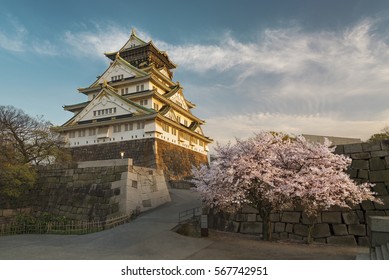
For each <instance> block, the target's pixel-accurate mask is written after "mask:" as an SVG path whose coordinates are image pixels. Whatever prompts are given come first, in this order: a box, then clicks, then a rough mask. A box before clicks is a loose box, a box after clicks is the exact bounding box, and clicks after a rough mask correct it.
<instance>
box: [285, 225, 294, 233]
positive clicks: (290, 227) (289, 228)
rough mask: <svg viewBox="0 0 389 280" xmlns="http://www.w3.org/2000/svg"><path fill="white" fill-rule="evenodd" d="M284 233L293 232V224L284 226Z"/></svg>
mask: <svg viewBox="0 0 389 280" xmlns="http://www.w3.org/2000/svg"><path fill="white" fill-rule="evenodd" d="M285 231H286V232H289V233H291V232H293V224H286V227H285Z"/></svg>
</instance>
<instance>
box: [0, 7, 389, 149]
mask: <svg viewBox="0 0 389 280" xmlns="http://www.w3.org/2000/svg"><path fill="white" fill-rule="evenodd" d="M388 23H389V1H385V0H382V1H378V0H376V1H374V0H373V1H372V0H369V1H358V0H353V1H351V0H350V1H349V0H345V1H340V0H337V1H332V0H325V1H324V0H323V1H314V0H311V1H302V0H300V1H292V0H288V1H287V0H285V1H280V0H279V1H277V0H273V1H250V0H241V1H236V0H234V1H230V0H223V1H171V0H165V1H129V0H127V1H124V0H116V1H92V0H88V1H82V0H76V1H73V0H69V1H41V0H35V1H29V0H25V1H22V0H13V1H2V5H1V10H0V82H1V85H2V90H1V91H0V100H1V101H0V104H1V105H13V106H15V107H18V108H21V109H23V110H24V111H25V112H26V113H28V114H31V115H43V116H44V118H45V119H47V120H50V121H51V122H52V123H54V124H55V125H60V124H62V123H64V122H65V121H66V120H67V119H68V118H70V117H71V114H70V113H69V112H65V111H64V110H63V109H62V106H63V105H65V104H74V103H78V102H83V101H85V100H86V98H85V96H84V95H83V94H80V93H78V91H77V88H80V87H86V86H89V85H90V84H91V83H92V82H94V80H95V78H96V76H97V75H100V74H101V73H103V71H104V70H105V69H106V67H107V66H108V61H107V59H106V58H105V56H104V55H103V53H104V52H108V51H115V50H118V49H119V48H120V47H121V46H122V45H123V44H124V43H125V42H126V40H127V38H128V36H129V35H130V32H131V29H132V28H135V29H136V30H137V33H138V35H139V36H140V37H141V38H143V39H145V40H150V39H152V40H153V41H154V43H155V44H156V45H157V46H158V47H159V48H160V49H161V50H165V51H167V53H168V55H169V57H170V58H171V60H172V61H174V62H175V63H176V64H177V65H178V67H177V69H175V72H174V80H175V81H179V82H180V83H181V85H182V86H183V87H184V94H185V96H186V97H187V99H189V100H190V101H192V102H193V103H195V104H197V108H196V109H195V110H194V111H193V113H194V114H196V115H197V116H199V117H200V118H202V119H204V120H205V121H206V122H207V124H206V126H205V129H204V130H205V132H206V134H207V135H209V136H210V137H212V138H213V139H215V140H216V141H220V142H226V141H228V140H231V139H234V137H238V138H244V137H248V136H252V135H253V133H255V132H259V131H261V130H274V131H283V132H286V133H291V134H295V135H298V134H301V133H305V134H319V135H328V136H345V137H358V138H362V139H363V140H365V139H367V138H368V137H369V136H370V135H371V134H373V133H376V132H378V131H380V130H381V129H382V128H383V127H384V126H385V125H388V124H389V122H388V120H389V108H388V104H389V94H388V91H389V29H388V28H387V26H388Z"/></svg>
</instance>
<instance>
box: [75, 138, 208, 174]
mask: <svg viewBox="0 0 389 280" xmlns="http://www.w3.org/2000/svg"><path fill="white" fill-rule="evenodd" d="M70 151H71V154H72V156H73V159H74V160H75V161H91V160H106V159H120V158H121V155H120V153H121V152H124V158H132V159H133V161H134V165H136V166H143V167H148V168H156V169H161V170H163V171H164V173H165V176H166V177H167V179H168V180H170V179H174V180H176V179H183V178H185V177H188V176H190V175H191V169H192V166H193V165H194V166H199V165H200V164H206V163H207V162H208V159H207V156H206V155H203V154H200V153H198V152H195V151H192V150H190V149H186V148H183V147H180V146H177V145H174V144H172V143H168V142H166V141H163V140H160V139H154V138H149V139H140V140H131V141H121V142H112V143H103V144H97V145H90V146H80V147H72V148H70Z"/></svg>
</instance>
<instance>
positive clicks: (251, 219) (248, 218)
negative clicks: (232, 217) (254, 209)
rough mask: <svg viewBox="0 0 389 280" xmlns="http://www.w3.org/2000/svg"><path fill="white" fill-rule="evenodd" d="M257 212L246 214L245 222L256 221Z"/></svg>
mask: <svg viewBox="0 0 389 280" xmlns="http://www.w3.org/2000/svg"><path fill="white" fill-rule="evenodd" d="M256 221H257V214H247V222H256Z"/></svg>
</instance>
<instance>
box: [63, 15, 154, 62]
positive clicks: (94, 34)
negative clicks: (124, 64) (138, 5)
mask: <svg viewBox="0 0 389 280" xmlns="http://www.w3.org/2000/svg"><path fill="white" fill-rule="evenodd" d="M136 30H137V31H136V32H137V34H138V36H139V37H140V38H142V39H143V40H145V41H148V40H150V36H149V35H148V34H147V33H145V32H143V31H142V30H138V29H136ZM129 36H130V33H129V29H127V28H123V27H119V26H117V25H115V24H112V23H106V24H104V25H103V26H102V25H100V24H98V23H96V22H94V23H91V24H90V26H86V27H85V30H83V31H70V30H68V31H66V32H65V33H64V35H63V41H64V42H65V44H66V45H67V46H68V47H70V52H71V53H72V54H73V55H78V56H86V57H91V58H96V59H104V55H103V54H104V53H107V52H114V51H118V50H119V49H120V48H121V47H122V46H123V45H124V44H125V43H126V42H127V40H128V38H129Z"/></svg>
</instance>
